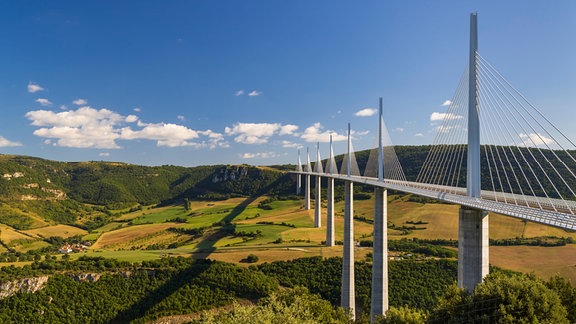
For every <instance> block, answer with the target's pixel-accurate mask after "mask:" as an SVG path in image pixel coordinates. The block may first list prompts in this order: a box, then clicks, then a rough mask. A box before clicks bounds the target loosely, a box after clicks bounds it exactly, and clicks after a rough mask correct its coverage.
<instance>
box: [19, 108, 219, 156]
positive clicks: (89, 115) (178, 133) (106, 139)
mask: <svg viewBox="0 0 576 324" xmlns="http://www.w3.org/2000/svg"><path fill="white" fill-rule="evenodd" d="M26 117H27V118H28V119H30V120H31V121H32V123H31V124H32V125H33V126H38V127H40V128H39V129H37V130H35V131H34V135H36V136H40V137H44V138H46V139H47V140H48V142H47V143H49V144H52V145H55V146H63V147H74V148H101V149H118V148H121V147H120V145H119V144H118V143H117V141H118V140H137V139H144V140H152V141H156V143H157V145H158V146H167V147H177V146H193V147H198V148H201V147H216V146H223V145H225V143H221V142H222V141H223V136H222V134H217V133H214V132H212V131H210V130H208V131H196V130H193V129H190V128H187V127H185V126H181V125H175V124H165V123H144V122H142V121H140V120H139V118H138V116H135V115H128V116H122V115H120V114H118V113H116V112H113V111H110V110H108V109H99V110H98V109H94V108H91V107H81V108H78V109H77V110H69V111H63V112H58V113H56V112H53V111H48V110H36V111H30V112H28V113H27V114H26ZM135 122H136V125H133V126H126V124H127V123H131V124H133V123H135ZM131 127H139V128H136V129H133V128H131ZM201 136H206V137H207V139H201V138H200V137H201ZM51 139H53V140H54V141H52V140H51ZM192 140H200V141H199V142H196V141H192Z"/></svg>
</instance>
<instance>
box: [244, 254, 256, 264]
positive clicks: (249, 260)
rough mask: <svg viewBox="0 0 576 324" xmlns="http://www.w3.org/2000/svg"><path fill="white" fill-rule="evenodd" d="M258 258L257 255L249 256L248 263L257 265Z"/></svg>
mask: <svg viewBox="0 0 576 324" xmlns="http://www.w3.org/2000/svg"><path fill="white" fill-rule="evenodd" d="M258 260H259V259H258V256H257V255H256V254H249V255H248V257H247V258H246V262H248V263H256V262H258Z"/></svg>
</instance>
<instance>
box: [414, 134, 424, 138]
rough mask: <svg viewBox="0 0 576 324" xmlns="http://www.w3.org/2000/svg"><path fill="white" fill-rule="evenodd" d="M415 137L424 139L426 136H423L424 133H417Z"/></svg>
mask: <svg viewBox="0 0 576 324" xmlns="http://www.w3.org/2000/svg"><path fill="white" fill-rule="evenodd" d="M414 136H416V137H422V136H424V134H422V133H416V134H414Z"/></svg>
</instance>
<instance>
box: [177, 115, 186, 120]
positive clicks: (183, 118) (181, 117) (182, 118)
mask: <svg viewBox="0 0 576 324" xmlns="http://www.w3.org/2000/svg"><path fill="white" fill-rule="evenodd" d="M176 118H178V120H182V121H184V120H186V117H184V116H182V115H178V116H177V117H176Z"/></svg>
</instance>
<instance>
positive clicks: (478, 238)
mask: <svg viewBox="0 0 576 324" xmlns="http://www.w3.org/2000/svg"><path fill="white" fill-rule="evenodd" d="M477 18H478V17H477V14H476V13H472V14H471V15H470V61H469V81H468V82H469V83H468V86H469V88H468V160H467V178H466V194H467V196H469V197H472V198H480V194H481V186H480V184H481V182H480V179H481V178H480V119H479V110H478V108H479V104H478V81H477V52H478V19H477ZM488 262H489V251H488V213H487V212H486V211H483V210H479V209H473V208H468V207H463V206H462V207H460V211H459V223H458V287H460V288H464V289H466V290H468V291H470V292H472V291H474V288H475V287H476V285H477V284H479V283H481V282H482V280H483V279H484V277H485V276H486V275H488V271H489V267H488V266H489V264H488Z"/></svg>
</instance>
